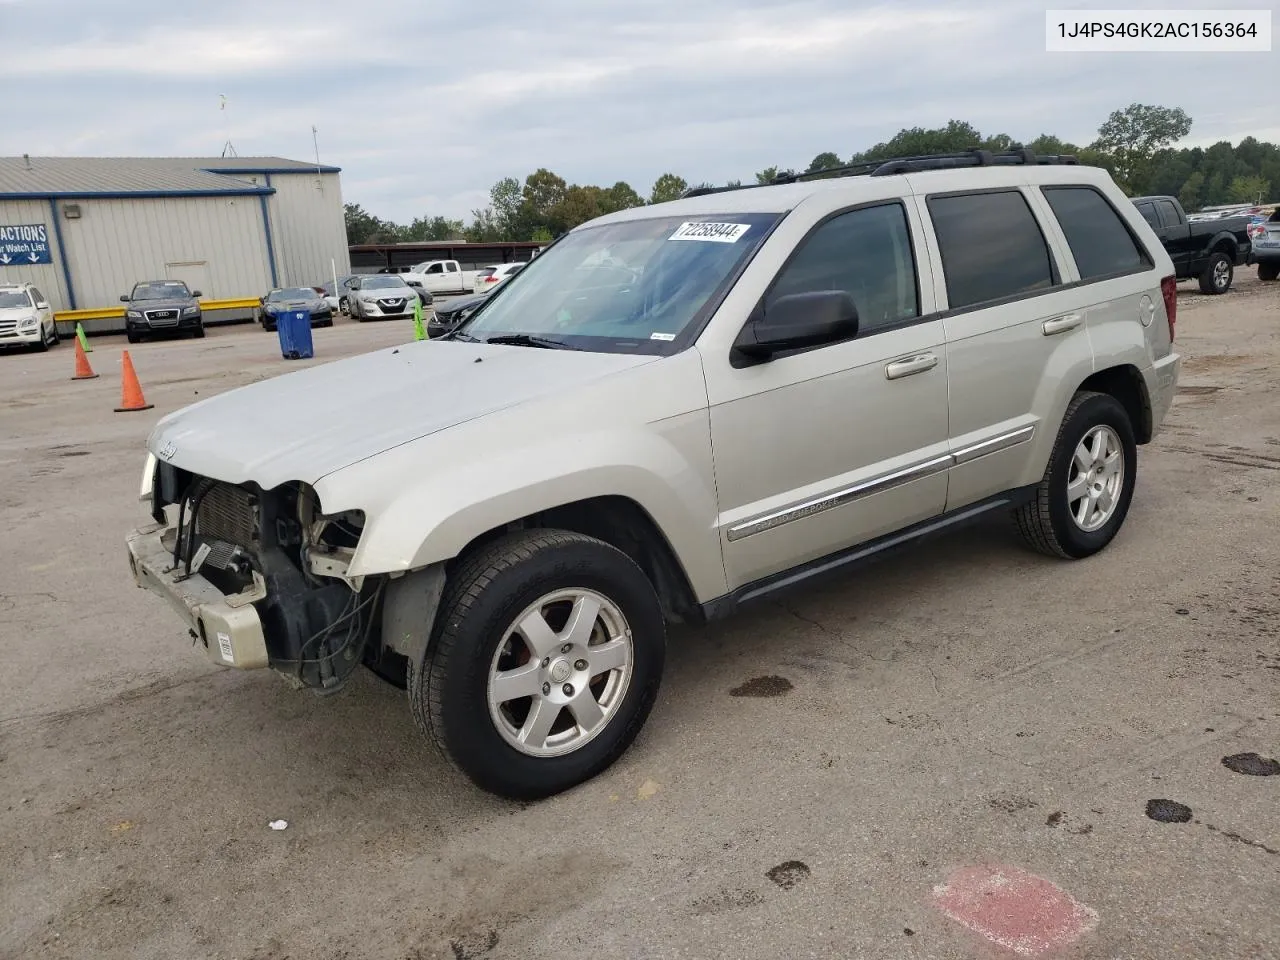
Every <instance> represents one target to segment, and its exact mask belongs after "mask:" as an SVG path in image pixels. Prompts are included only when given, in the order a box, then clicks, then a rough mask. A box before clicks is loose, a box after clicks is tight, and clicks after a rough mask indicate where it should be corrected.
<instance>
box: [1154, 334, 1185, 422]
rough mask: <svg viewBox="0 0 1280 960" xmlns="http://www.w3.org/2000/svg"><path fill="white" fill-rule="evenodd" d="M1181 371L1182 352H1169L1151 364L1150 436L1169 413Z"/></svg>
mask: <svg viewBox="0 0 1280 960" xmlns="http://www.w3.org/2000/svg"><path fill="white" fill-rule="evenodd" d="M1181 371H1182V354H1180V353H1170V354H1169V355H1168V356H1165V357H1161V358H1160V359H1159V360H1157V361H1156V362H1155V363H1154V364H1152V366H1151V380H1152V382H1151V383H1150V384H1149V385H1148V389H1149V391H1150V394H1151V436H1152V437H1155V435H1156V434H1158V433H1159V432H1160V425H1161V424H1162V423H1163V422H1164V418H1165V417H1167V416H1168V415H1169V411H1170V409H1172V407H1173V398H1174V395H1175V394H1176V393H1177V392H1178V375H1179V374H1180V373H1181Z"/></svg>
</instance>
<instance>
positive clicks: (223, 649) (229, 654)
mask: <svg viewBox="0 0 1280 960" xmlns="http://www.w3.org/2000/svg"><path fill="white" fill-rule="evenodd" d="M218 652H219V653H221V654H222V659H223V660H225V661H227V663H235V662H236V655H235V651H234V650H232V649H231V635H230V634H227V633H220V634H218Z"/></svg>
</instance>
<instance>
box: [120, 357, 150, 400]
mask: <svg viewBox="0 0 1280 960" xmlns="http://www.w3.org/2000/svg"><path fill="white" fill-rule="evenodd" d="M122 352H123V356H122V357H121V359H120V363H121V366H122V369H121V371H120V382H121V384H122V385H123V387H124V390H123V395H122V397H121V399H120V406H118V407H116V413H124V412H125V411H127V410H150V409H151V408H152V407H154V406H155V404H154V403H147V401H146V400H145V399H144V398H143V396H142V385H141V384H140V383H138V375H137V374H136V373H134V372H133V361H132V360H130V359H129V351H128V350H125V351H122Z"/></svg>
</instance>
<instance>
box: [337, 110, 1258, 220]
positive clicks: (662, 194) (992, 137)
mask: <svg viewBox="0 0 1280 960" xmlns="http://www.w3.org/2000/svg"><path fill="white" fill-rule="evenodd" d="M1190 131H1191V118H1190V117H1189V116H1188V115H1187V114H1186V112H1185V111H1183V110H1181V109H1179V108H1177V107H1161V106H1152V105H1148V104H1139V103H1135V104H1130V105H1129V106H1128V107H1125V108H1124V109H1122V110H1116V111H1115V112H1113V113H1112V114H1111V115H1110V116H1109V117H1107V119H1106V121H1105V122H1104V123H1103V124H1102V126H1101V127H1099V128H1098V136H1097V138H1096V139H1095V140H1094V141H1093V142H1092V143H1089V144H1087V145H1077V144H1073V143H1069V142H1067V141H1065V140H1061V139H1059V138H1058V137H1056V136H1053V135H1052V134H1047V133H1046V134H1041V135H1040V136H1038V137H1036V138H1035V139H1034V140H1031V141H1029V142H1027V143H1022V142H1020V141H1018V140H1015V139H1014V138H1012V137H1010V136H1009V135H1008V134H1003V133H997V134H983V133H981V132H980V131H979V130H978V129H977V128H976V127H974V126H973V125H972V124H969V123H966V122H964V121H961V120H952V121H950V122H949V123H947V125H946V126H945V127H936V128H932V129H928V128H924V127H911V128H904V129H902V130H899V131H898V133H897V134H896V135H894V136H893V137H892V138H890V139H889V140H887V141H885V142H884V143H877V144H875V145H873V146H871V147H868V148H867V149H866V150H863V151H860V152H858V153H855V154H853V155H852V156H850V157H849V158H848V159H845V158H844V157H842V156H841V155H840V154H839V153H835V152H832V151H828V152H823V153H819V154H818V155H817V156H816V157H814V158H813V159H812V160H811V161H810V162H809V164H808V166H806V167H804V168H803V169H800V168H792V167H780V166H771V167H767V168H765V169H764V170H760V171H758V172H757V173H756V174H755V177H754V180H755V182H756V183H762V184H763V183H769V182H771V181H773V180H774V179H776V178H777V177H779V176H787V175H792V174H795V173H806V174H822V173H823V172H824V171H828V170H832V169H834V168H837V167H841V166H844V165H846V164H847V165H855V164H859V163H865V162H868V161H873V160H890V159H893V158H895V157H910V156H920V155H926V154H935V153H959V152H963V151H965V150H968V149H970V148H971V147H981V148H982V149H985V150H991V151H995V152H999V151H1003V150H1010V149H1015V148H1020V147H1027V148H1029V149H1030V150H1032V151H1034V152H1035V153H1037V154H1042V155H1057V154H1073V155H1075V156H1076V157H1077V158H1078V159H1079V161H1080V162H1081V163H1084V164H1089V165H1091V166H1099V167H1103V168H1105V169H1106V170H1108V171H1109V172H1110V173H1111V176H1112V177H1113V178H1114V179H1115V181H1116V182H1117V183H1118V184H1119V185H1120V187H1121V188H1122V189H1123V190H1125V192H1126V193H1128V194H1129V195H1130V196H1143V195H1150V194H1162V195H1172V196H1176V197H1177V198H1178V199H1179V201H1180V202H1181V203H1182V206H1183V207H1184V208H1186V209H1187V210H1188V211H1194V210H1199V209H1201V208H1203V207H1208V206H1217V205H1222V204H1228V203H1260V202H1267V201H1268V200H1269V199H1274V198H1272V197H1271V190H1272V188H1273V187H1280V146H1278V145H1277V144H1274V143H1266V142H1262V141H1259V140H1257V139H1255V138H1254V137H1246V138H1244V139H1243V140H1241V141H1240V142H1239V143H1238V144H1235V145H1234V146H1233V145H1232V144H1231V143H1229V142H1227V141H1225V140H1223V141H1220V142H1218V143H1215V144H1213V145H1212V146H1210V147H1182V148H1178V149H1175V147H1174V145H1175V144H1176V143H1177V142H1178V141H1179V140H1182V139H1183V138H1184V137H1186V135H1187V134H1188V133H1189V132H1190ZM725 185H726V186H741V181H731V182H730V183H728V184H725ZM696 186H709V184H705V183H699V184H696ZM689 188H690V184H689V183H688V182H687V181H686V180H685V179H684V178H683V177H680V176H679V175H678V174H675V173H664V174H663V175H662V176H660V177H658V179H657V180H656V181H654V184H653V186H652V187H651V188H650V190H649V193H648V196H644V197H642V196H641V195H640V194H639V193H637V192H636V191H635V190H634V189H633V188H632V187H631V185H630V184H628V183H625V182H623V181H618V182H617V183H615V184H614V185H613V186H611V187H600V186H594V185H582V184H571V183H567V182H566V181H565V180H564V178H563V177H560V176H558V175H557V174H555V173H553V172H552V171H550V170H547V169H546V168H541V169H538V170H536V171H534V172H533V173H531V174H529V175H528V176H527V177H525V179H524V182H523V183H521V182H520V181H519V180H517V179H516V178H514V177H507V178H504V179H502V180H499V181H498V182H497V183H495V184H494V185H493V187H492V188H491V189H490V191H489V204H488V206H486V207H484V208H483V209H479V210H473V211H472V214H471V219H470V222H464V221H463V220H453V219H449V218H447V217H439V216H437V217H427V216H422V217H418V218H416V219H415V220H413V222H412V223H410V224H407V225H402V224H397V223H394V222H392V221H388V220H382V219H380V218H378V217H375V216H373V215H372V214H370V213H368V212H367V211H365V210H364V209H363V208H362V207H360V205H359V204H352V203H348V204H347V205H346V220H347V239H348V241H349V242H350V243H352V244H357V243H404V242H413V241H427V240H467V241H471V242H473V243H484V242H494V241H499V240H534V241H538V240H541V241H548V242H549V241H551V240H553V239H554V238H555V237H557V236H559V235H560V234H561V233H563V232H565V231H566V230H570V229H572V228H573V227H576V226H577V225H578V224H580V223H585V222H586V221H587V220H591V219H593V218H595V217H598V216H602V215H604V214H606V213H612V212H614V211H617V210H625V209H627V208H630V207H638V206H643V205H644V204H646V203H663V202H665V201H668V200H675V199H677V198H678V197H680V195H681V194H683V193H684V192H685V191H686V190H688V189H689Z"/></svg>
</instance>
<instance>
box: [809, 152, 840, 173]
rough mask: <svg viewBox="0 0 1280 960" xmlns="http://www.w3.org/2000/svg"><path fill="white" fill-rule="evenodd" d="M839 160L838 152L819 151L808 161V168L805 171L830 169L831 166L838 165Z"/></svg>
mask: <svg viewBox="0 0 1280 960" xmlns="http://www.w3.org/2000/svg"><path fill="white" fill-rule="evenodd" d="M840 164H841V161H840V157H839V155H838V154H834V153H831V152H827V153H820V154H818V155H817V156H816V157H814V158H813V159H812V160H810V161H809V166H808V168H806V169H805V173H817V172H818V171H820V170H830V169H831V168H832V167H838V166H840Z"/></svg>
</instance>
